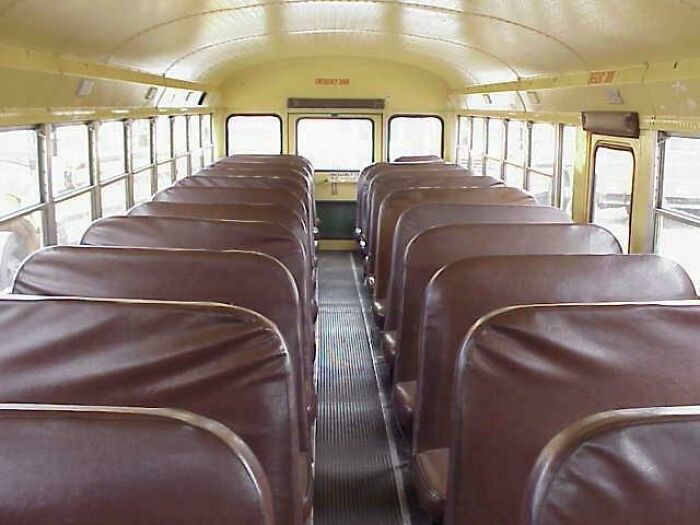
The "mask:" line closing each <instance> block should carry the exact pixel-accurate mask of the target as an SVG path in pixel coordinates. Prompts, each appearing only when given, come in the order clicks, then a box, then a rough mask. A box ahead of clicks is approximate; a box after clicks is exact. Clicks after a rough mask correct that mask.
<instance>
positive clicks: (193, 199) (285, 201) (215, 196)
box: [152, 186, 310, 227]
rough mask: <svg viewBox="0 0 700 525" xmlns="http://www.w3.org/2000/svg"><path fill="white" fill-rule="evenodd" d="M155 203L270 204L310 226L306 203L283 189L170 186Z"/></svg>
mask: <svg viewBox="0 0 700 525" xmlns="http://www.w3.org/2000/svg"><path fill="white" fill-rule="evenodd" d="M152 200H153V201H156V202H185V203H189V204H272V205H274V206H280V207H283V208H286V209H289V210H292V211H293V212H295V213H296V214H297V215H299V217H300V218H301V219H302V220H303V221H305V222H306V224H307V227H309V224H310V215H309V211H308V209H307V207H306V203H305V202H304V201H303V200H301V199H298V198H297V197H296V196H295V195H294V194H293V193H291V192H290V191H288V190H284V189H263V188H187V187H177V186H171V187H169V188H165V189H164V190H161V191H159V192H158V193H156V194H155V195H154V196H153V199H152Z"/></svg>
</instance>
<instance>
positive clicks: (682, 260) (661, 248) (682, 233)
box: [655, 215, 700, 290]
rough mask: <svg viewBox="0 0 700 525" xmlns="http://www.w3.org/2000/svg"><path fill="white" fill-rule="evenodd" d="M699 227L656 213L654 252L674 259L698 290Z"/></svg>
mask: <svg viewBox="0 0 700 525" xmlns="http://www.w3.org/2000/svg"><path fill="white" fill-rule="evenodd" d="M698 246H700V227H698V226H693V225H692V224H687V223H685V222H681V221H677V220H674V219H672V218H670V217H666V216H663V215H658V216H657V220H656V240H655V252H656V253H660V254H661V255H664V256H666V257H670V258H672V259H675V260H676V261H677V262H678V263H679V264H681V265H682V266H683V268H685V270H686V271H687V272H688V274H689V275H690V277H691V278H692V279H693V282H694V283H695V286H696V288H698V290H700V250H699V249H698Z"/></svg>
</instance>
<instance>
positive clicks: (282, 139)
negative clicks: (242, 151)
mask: <svg viewBox="0 0 700 525" xmlns="http://www.w3.org/2000/svg"><path fill="white" fill-rule="evenodd" d="M234 117H274V118H276V119H277V122H278V123H279V127H280V150H279V155H282V153H284V123H283V121H282V117H281V115H279V114H277V113H231V114H230V115H229V116H228V117H226V123H225V126H224V127H225V128H226V155H232V153H231V149H230V147H229V146H230V144H231V142H230V129H229V121H230V120H231V119H232V118H234ZM213 125H214V122H213V119H212V144H213V143H214V139H213V135H214V133H213V131H214V126H213ZM200 130H201V122H200Z"/></svg>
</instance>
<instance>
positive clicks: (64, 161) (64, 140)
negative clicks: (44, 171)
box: [51, 124, 90, 197]
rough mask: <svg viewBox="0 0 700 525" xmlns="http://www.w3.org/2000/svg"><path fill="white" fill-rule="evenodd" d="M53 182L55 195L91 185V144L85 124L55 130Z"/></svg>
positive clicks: (60, 127)
mask: <svg viewBox="0 0 700 525" xmlns="http://www.w3.org/2000/svg"><path fill="white" fill-rule="evenodd" d="M52 145H53V148H52V155H51V183H52V186H53V194H54V197H58V196H60V195H65V194H66V193H70V192H71V191H74V190H77V189H79V188H85V187H87V186H89V185H90V146H89V139H88V127H87V126H86V125H84V124H78V125H71V126H58V127H55V128H54V130H53V144H52Z"/></svg>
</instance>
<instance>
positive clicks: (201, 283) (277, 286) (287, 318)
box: [12, 246, 314, 451]
mask: <svg viewBox="0 0 700 525" xmlns="http://www.w3.org/2000/svg"><path fill="white" fill-rule="evenodd" d="M12 293H15V294H34V295H59V296H60V295H63V296H78V297H104V298H110V297H118V298H121V299H148V300H160V301H186V302H187V301H193V302H211V303H223V304H230V305H235V306H240V307H243V308H248V309H249V310H253V311H254V312H257V313H259V314H261V315H263V316H264V317H266V318H268V319H269V320H270V321H272V322H273V323H275V325H276V326H277V327H278V329H279V330H280V332H281V334H282V336H283V337H284V340H285V343H286V346H287V349H288V351H289V355H290V357H291V363H292V369H293V372H294V381H295V385H296V397H297V399H298V400H300V401H301V402H300V403H299V409H300V410H299V416H298V417H299V427H300V430H299V435H300V436H301V446H302V450H305V451H306V450H310V441H309V440H310V436H309V422H308V417H307V415H306V414H307V410H308V411H309V412H310V413H312V414H313V413H314V411H313V408H314V397H313V378H312V377H305V376H306V374H305V366H304V363H305V361H304V357H303V347H302V333H303V325H302V318H301V305H300V304H299V294H298V292H297V287H296V284H295V282H294V277H293V276H292V274H291V273H289V270H287V269H286V268H285V267H284V266H283V265H282V263H280V262H279V261H278V260H277V259H274V258H272V257H270V256H268V255H263V254H261V253H255V252H241V251H211V250H177V249H163V248H159V249H154V248H123V247H111V248H107V247H98V246H51V247H48V248H43V249H41V250H39V251H37V252H34V253H33V254H32V255H31V256H30V257H29V258H28V259H26V260H25V261H24V263H22V265H21V266H20V268H19V269H18V270H17V273H16V275H15V279H14V284H13V288H12Z"/></svg>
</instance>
